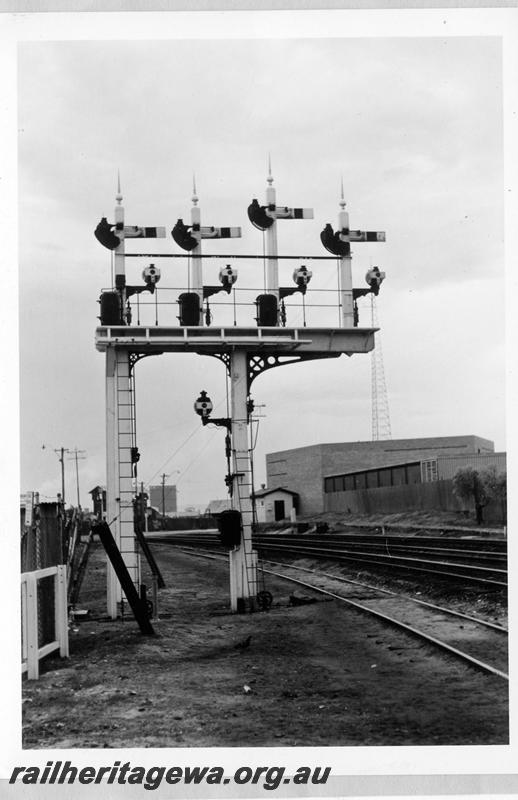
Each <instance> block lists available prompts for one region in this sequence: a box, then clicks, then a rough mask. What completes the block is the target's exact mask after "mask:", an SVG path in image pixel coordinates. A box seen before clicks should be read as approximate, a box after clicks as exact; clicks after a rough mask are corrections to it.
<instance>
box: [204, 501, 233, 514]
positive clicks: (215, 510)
mask: <svg viewBox="0 0 518 800" xmlns="http://www.w3.org/2000/svg"><path fill="white" fill-rule="evenodd" d="M229 508H231V503H230V498H228V497H227V498H225V500H211V501H210V503H209V505H208V506H207V508H206V509H205V513H206V515H207V516H208V517H215V516H217V515H218V514H221V512H222V511H228V509H229Z"/></svg>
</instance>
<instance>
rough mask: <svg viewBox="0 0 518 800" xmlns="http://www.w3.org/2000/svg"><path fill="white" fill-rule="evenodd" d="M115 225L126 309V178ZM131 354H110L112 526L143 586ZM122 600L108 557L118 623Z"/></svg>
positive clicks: (111, 604)
mask: <svg viewBox="0 0 518 800" xmlns="http://www.w3.org/2000/svg"><path fill="white" fill-rule="evenodd" d="M116 200H117V205H116V206H115V225H116V233H117V236H119V237H120V244H119V245H117V247H116V248H115V253H114V261H115V286H116V288H119V290H120V292H121V302H122V308H123V310H124V305H125V300H126V292H125V289H124V283H125V280H126V278H125V275H126V271H125V257H124V256H125V251H124V207H123V206H122V194H121V189H120V178H118V182H117V195H116ZM130 408H131V385H130V354H129V351H128V350H127V349H119V348H117V347H109V348H108V349H107V350H106V521H107V522H108V524H109V525H110V528H111V531H112V534H113V537H114V539H115V541H116V543H117V547H118V548H119V550H120V552H121V555H122V558H123V560H124V563H125V564H126V567H127V568H128V571H129V573H130V575H131V578H132V580H133V582H134V583H135V584H136V585H138V584H139V583H140V564H139V557H138V553H137V550H136V543H135V533H134V524H133V494H134V492H133V469H132V463H131V446H132V441H131V411H130ZM121 601H122V589H121V585H120V583H119V581H118V578H117V576H116V574H115V570H114V569H113V567H112V566H111V563H110V561H109V560H108V559H107V607H108V614H109V616H110V617H111V618H112V619H115V618H116V617H117V606H118V604H119V603H120V602H121Z"/></svg>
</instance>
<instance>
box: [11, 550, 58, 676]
mask: <svg viewBox="0 0 518 800" xmlns="http://www.w3.org/2000/svg"><path fill="white" fill-rule="evenodd" d="M51 575H53V576H54V639H53V641H51V642H48V643H47V644H44V645H43V646H42V647H40V646H39V643H38V614H39V613H41V610H40V609H39V608H38V581H39V580H41V579H42V578H47V577H50V576H51ZM21 590H22V673H23V672H27V677H28V678H29V680H37V679H38V676H39V661H40V658H43V657H44V656H46V655H48V654H49V653H52V652H54V650H59V654H60V656H61V657H62V658H68V609H67V568H66V565H65V564H58V565H57V566H55V567H47V568H46V569H38V570H35V571H34V572H23V573H22V576H21Z"/></svg>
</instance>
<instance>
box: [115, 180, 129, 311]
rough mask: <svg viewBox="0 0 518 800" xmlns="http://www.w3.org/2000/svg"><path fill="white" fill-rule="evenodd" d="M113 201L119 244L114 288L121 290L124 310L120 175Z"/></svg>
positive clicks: (123, 249)
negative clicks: (114, 203)
mask: <svg viewBox="0 0 518 800" xmlns="http://www.w3.org/2000/svg"><path fill="white" fill-rule="evenodd" d="M115 200H116V201H117V205H116V206H115V214H114V218H115V231H116V235H117V236H118V237H119V239H120V243H119V244H118V245H117V247H116V248H115V251H114V256H113V260H114V272H115V287H116V288H117V289H119V288H120V289H121V298H122V309H123V310H124V306H125V303H126V291H125V289H124V288H123V287H124V284H125V283H126V266H125V258H124V255H125V248H124V206H123V205H122V194H121V179H120V175H117V194H116V196H115Z"/></svg>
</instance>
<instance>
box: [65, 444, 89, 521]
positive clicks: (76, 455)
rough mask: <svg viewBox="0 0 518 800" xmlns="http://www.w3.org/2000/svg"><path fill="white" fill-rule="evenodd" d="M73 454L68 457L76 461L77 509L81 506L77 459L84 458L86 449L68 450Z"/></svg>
mask: <svg viewBox="0 0 518 800" xmlns="http://www.w3.org/2000/svg"><path fill="white" fill-rule="evenodd" d="M69 452H72V453H73V454H74V456H73V458H70V459H69V461H75V462H76V487H77V507H78V509H79V508H81V498H80V496H79V464H78V461H79V459H81V460H84V459H85V458H86V450H78V449H77V447H76V448H75V449H74V450H72V451H69Z"/></svg>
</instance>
